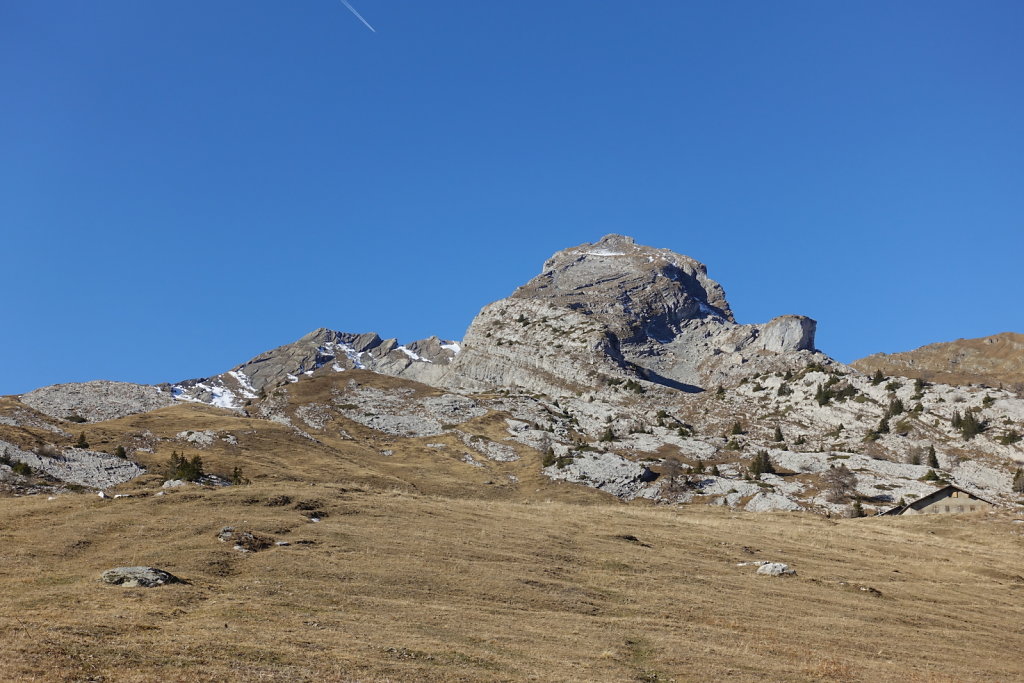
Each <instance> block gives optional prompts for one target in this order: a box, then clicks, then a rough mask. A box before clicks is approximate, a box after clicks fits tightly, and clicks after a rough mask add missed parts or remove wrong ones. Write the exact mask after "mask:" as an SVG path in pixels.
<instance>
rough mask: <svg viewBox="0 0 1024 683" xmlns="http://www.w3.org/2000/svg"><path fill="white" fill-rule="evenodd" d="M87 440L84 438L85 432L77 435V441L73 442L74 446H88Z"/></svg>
mask: <svg viewBox="0 0 1024 683" xmlns="http://www.w3.org/2000/svg"><path fill="white" fill-rule="evenodd" d="M88 447H89V442H88V441H87V440H86V438H85V432H82V433H81V434H79V435H78V441H76V442H75V448H88Z"/></svg>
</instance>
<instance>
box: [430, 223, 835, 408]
mask: <svg viewBox="0 0 1024 683" xmlns="http://www.w3.org/2000/svg"><path fill="white" fill-rule="evenodd" d="M814 331H815V323H814V321H813V320H811V319H809V318H806V317H803V316H793V315H786V316H781V317H779V318H776V319H774V320H772V321H769V322H768V323H765V324H762V325H739V324H737V323H736V321H735V319H734V317H733V313H732V310H731V309H730V308H729V304H728V302H727V301H726V299H725V293H724V291H723V289H722V287H721V285H719V284H718V283H717V282H715V281H714V280H712V279H711V278H709V277H708V275H707V268H706V267H705V266H704V265H703V264H701V263H699V262H697V261H694V260H693V259H691V258H689V257H687V256H683V255H681V254H676V253H673V252H671V251H669V250H667V249H654V248H651V247H645V246H641V245H637V244H635V243H634V242H633V240H632V239H631V238H629V237H623V236H621V235H608V236H607V237H605V238H604V239H602V240H600V241H599V242H596V243H594V244H585V245H582V246H579V247H574V248H572V249H566V250H564V251H560V252H558V253H557V254H555V255H554V256H552V257H551V258H550V259H548V261H547V262H546V263H545V264H544V268H543V270H542V272H541V274H540V275H538V276H537V277H535V278H533V279H532V280H530V281H529V282H528V283H526V284H525V285H523V286H522V287H520V288H519V289H517V290H516V291H515V292H514V293H513V294H512V296H510V297H508V298H507V299H502V300H501V301H498V302H495V303H493V304H491V305H490V306H487V307H485V308H484V309H483V310H482V311H481V312H480V314H479V315H478V316H477V317H476V318H475V319H474V320H473V323H472V324H471V325H470V326H469V329H468V330H467V331H466V336H465V341H464V346H465V353H463V354H460V355H459V357H457V358H456V359H455V361H454V362H453V363H452V367H451V369H450V370H449V372H448V373H446V374H445V375H444V376H443V378H442V382H443V383H445V384H447V385H451V386H457V387H462V388H466V389H470V390H479V389H495V388H513V387H515V388H520V389H524V390H528V391H536V392H542V393H548V394H552V395H558V394H562V393H566V392H569V393H572V392H582V391H588V390H593V388H594V387H599V386H602V385H604V384H606V383H607V382H608V381H609V380H613V381H616V380H645V381H649V382H653V383H655V384H660V385H663V386H666V387H670V388H673V389H678V390H682V391H691V392H695V391H699V390H700V389H701V388H703V387H707V386H713V385H714V384H716V383H719V382H721V381H726V380H727V379H728V378H734V379H738V378H739V377H742V376H749V375H751V374H755V373H757V372H761V371H764V370H765V369H768V368H774V367H796V366H799V365H801V364H805V363H807V362H809V361H808V359H809V358H812V357H813V356H814V353H813V352H814Z"/></svg>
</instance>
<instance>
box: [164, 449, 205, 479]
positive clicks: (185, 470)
mask: <svg viewBox="0 0 1024 683" xmlns="http://www.w3.org/2000/svg"><path fill="white" fill-rule="evenodd" d="M205 474H206V473H205V472H204V471H203V459H202V458H200V457H199V456H198V455H194V456H192V458H191V459H189V458H186V457H185V456H184V455H181V454H180V453H178V451H173V452H172V453H171V459H170V461H169V462H168V463H167V478H168V479H182V480H184V481H199V479H201V478H202V477H203V475H205Z"/></svg>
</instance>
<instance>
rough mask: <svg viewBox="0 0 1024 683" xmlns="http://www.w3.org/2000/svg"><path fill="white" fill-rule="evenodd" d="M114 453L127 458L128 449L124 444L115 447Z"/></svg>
mask: <svg viewBox="0 0 1024 683" xmlns="http://www.w3.org/2000/svg"><path fill="white" fill-rule="evenodd" d="M114 455H116V456H117V457H119V458H127V457H128V451H126V450H125V449H124V446H118V447H117V448H115V449H114Z"/></svg>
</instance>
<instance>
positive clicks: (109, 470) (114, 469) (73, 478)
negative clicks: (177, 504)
mask: <svg viewBox="0 0 1024 683" xmlns="http://www.w3.org/2000/svg"><path fill="white" fill-rule="evenodd" d="M0 454H3V455H5V456H6V457H7V458H10V459H11V460H13V461H18V462H23V463H25V464H26V465H28V466H29V467H31V468H32V470H33V471H34V472H41V473H42V474H45V475H47V476H50V477H53V478H54V479H57V480H59V481H63V482H67V483H69V484H78V485H79V486H88V487H90V488H97V489H105V488H109V487H111V486H116V485H118V484H123V483H124V482H126V481H130V480H132V479H134V478H135V477H137V476H139V475H140V474H143V473H145V470H143V469H142V468H141V467H139V466H138V465H136V464H135V463H133V462H132V461H130V460H125V459H124V458H118V457H116V456H113V455H109V454H107V453H100V452H97V451H89V450H85V449H82V448H68V449H65V450H64V451H63V452H62V453H60V454H59V455H55V456H47V455H39V454H36V453H33V452H32V451H26V450H22V449H20V448H18V447H17V446H15V445H14V444H11V443H7V442H6V441H0Z"/></svg>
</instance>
